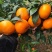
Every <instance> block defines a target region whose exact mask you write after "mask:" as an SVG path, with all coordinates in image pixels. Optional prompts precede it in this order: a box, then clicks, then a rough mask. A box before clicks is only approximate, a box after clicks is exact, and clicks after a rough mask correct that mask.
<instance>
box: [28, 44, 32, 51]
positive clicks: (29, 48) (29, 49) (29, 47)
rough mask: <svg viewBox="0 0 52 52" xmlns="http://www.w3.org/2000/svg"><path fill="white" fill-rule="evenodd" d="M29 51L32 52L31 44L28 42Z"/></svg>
mask: <svg viewBox="0 0 52 52" xmlns="http://www.w3.org/2000/svg"><path fill="white" fill-rule="evenodd" d="M28 52H32V50H31V46H30V45H29V44H28Z"/></svg>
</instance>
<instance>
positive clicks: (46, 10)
mask: <svg viewBox="0 0 52 52" xmlns="http://www.w3.org/2000/svg"><path fill="white" fill-rule="evenodd" d="M50 13H51V6H50V4H43V5H42V6H40V8H39V16H40V18H42V19H46V18H48V17H49V15H50Z"/></svg>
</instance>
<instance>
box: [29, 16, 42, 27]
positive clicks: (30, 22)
mask: <svg viewBox="0 0 52 52" xmlns="http://www.w3.org/2000/svg"><path fill="white" fill-rule="evenodd" d="M28 23H29V25H30V26H31V27H33V28H34V27H36V26H39V25H40V24H41V19H40V18H38V20H37V22H36V23H35V24H34V23H33V21H32V16H30V18H29V20H28Z"/></svg>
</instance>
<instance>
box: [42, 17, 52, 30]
mask: <svg viewBox="0 0 52 52" xmlns="http://www.w3.org/2000/svg"><path fill="white" fill-rule="evenodd" d="M51 23H52V18H49V19H46V20H45V21H44V22H43V28H44V29H51V28H52V24H51Z"/></svg>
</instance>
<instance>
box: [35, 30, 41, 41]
mask: <svg viewBox="0 0 52 52" xmlns="http://www.w3.org/2000/svg"><path fill="white" fill-rule="evenodd" d="M35 36H36V39H37V40H39V39H40V36H41V32H40V31H36V32H35Z"/></svg>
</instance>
